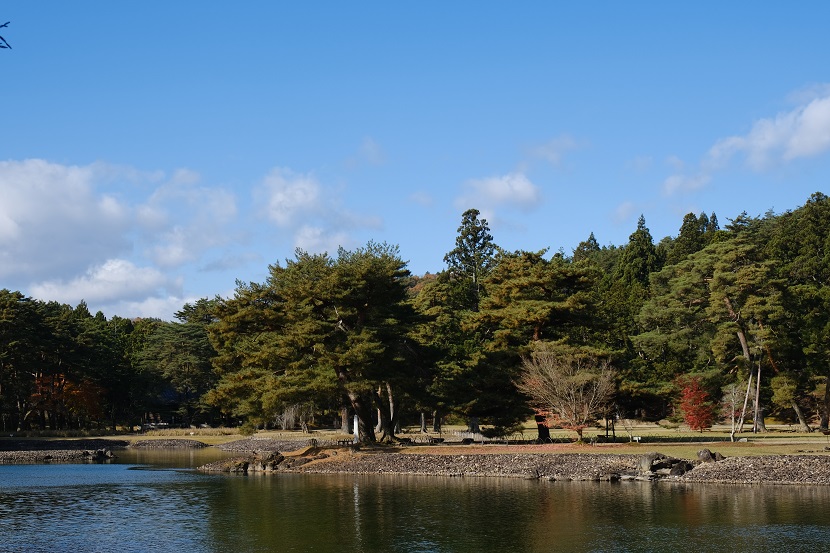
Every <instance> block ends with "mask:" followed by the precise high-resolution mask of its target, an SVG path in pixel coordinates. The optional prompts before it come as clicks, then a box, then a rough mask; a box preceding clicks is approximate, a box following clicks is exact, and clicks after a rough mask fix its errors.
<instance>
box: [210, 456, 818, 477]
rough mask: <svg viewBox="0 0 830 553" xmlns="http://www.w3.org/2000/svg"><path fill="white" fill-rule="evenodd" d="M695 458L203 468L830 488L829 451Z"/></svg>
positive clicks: (263, 462)
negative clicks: (726, 457)
mask: <svg viewBox="0 0 830 553" xmlns="http://www.w3.org/2000/svg"><path fill="white" fill-rule="evenodd" d="M699 457H700V458H699V459H695V460H687V459H675V458H672V457H667V456H665V455H662V454H660V453H657V452H653V453H647V454H645V455H634V454H610V453H600V454H592V453H516V454H509V453H471V454H455V455H443V454H422V453H400V452H385V451H373V452H355V451H350V450H319V449H317V448H309V450H308V451H307V452H305V453H304V454H302V455H293V456H292V455H289V456H285V455H283V454H281V453H279V452H260V453H256V454H252V455H247V456H239V457H234V458H231V459H225V460H222V461H217V462H214V463H210V464H208V465H204V466H202V467H200V468H199V470H201V471H204V472H230V473H236V474H251V473H275V472H286V473H304V474H365V475H373V474H401V475H420V476H443V477H468V478H476V477H500V478H525V479H538V480H547V481H625V480H641V481H656V480H661V481H668V482H678V483H718V484H788V485H793V484H797V485H819V486H825V485H830V456H825V455H761V456H751V457H732V458H728V459H724V458H723V457H721V456H720V455H718V454H717V453H712V452H710V451H709V450H701V452H700V454H699Z"/></svg>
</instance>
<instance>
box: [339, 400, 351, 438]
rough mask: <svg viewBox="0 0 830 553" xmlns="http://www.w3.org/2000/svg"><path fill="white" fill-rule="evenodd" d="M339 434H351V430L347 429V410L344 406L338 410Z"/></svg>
mask: <svg viewBox="0 0 830 553" xmlns="http://www.w3.org/2000/svg"><path fill="white" fill-rule="evenodd" d="M340 432H342V433H343V434H351V433H352V431H351V428H349V408H348V407H346V406H345V405H344V406H343V407H341V408H340Z"/></svg>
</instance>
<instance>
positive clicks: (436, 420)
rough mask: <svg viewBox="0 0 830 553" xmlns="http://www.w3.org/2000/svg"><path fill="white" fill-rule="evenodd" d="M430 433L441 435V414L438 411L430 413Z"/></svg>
mask: <svg viewBox="0 0 830 553" xmlns="http://www.w3.org/2000/svg"><path fill="white" fill-rule="evenodd" d="M432 431H433V432H438V433H439V434H440V433H441V412H440V411H439V410H438V409H436V410H435V411H433V412H432Z"/></svg>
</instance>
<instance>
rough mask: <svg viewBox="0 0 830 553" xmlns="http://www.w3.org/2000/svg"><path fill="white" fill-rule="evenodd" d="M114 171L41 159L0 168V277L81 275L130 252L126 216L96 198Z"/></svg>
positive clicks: (107, 199)
mask: <svg viewBox="0 0 830 553" xmlns="http://www.w3.org/2000/svg"><path fill="white" fill-rule="evenodd" d="M114 171H115V169H113V168H112V167H109V166H106V165H104V164H92V165H88V166H85V167H79V166H65V165H60V164H55V163H49V162H47V161H44V160H40V159H29V160H24V161H4V162H0V198H2V201H0V277H4V278H7V279H10V280H12V281H14V282H20V281H23V280H26V279H42V278H44V277H45V276H48V275H54V274H63V273H67V272H69V273H71V272H79V271H83V270H84V269H85V268H86V267H88V266H89V265H90V263H91V262H95V261H96V260H98V261H100V260H104V259H107V258H109V257H113V256H117V255H118V254H120V253H122V252H124V251H126V250H128V249H129V248H130V243H129V241H128V240H127V239H126V238H125V232H126V231H127V230H128V229H129V227H130V210H129V207H128V206H127V205H125V204H124V203H122V202H121V201H120V200H118V199H117V198H116V197H115V196H112V195H105V194H100V193H98V192H97V191H96V190H95V188H96V184H98V183H99V182H100V181H102V180H104V179H107V178H110V177H111V175H112V173H113V172H114Z"/></svg>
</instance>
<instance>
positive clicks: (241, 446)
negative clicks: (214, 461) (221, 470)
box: [216, 438, 312, 453]
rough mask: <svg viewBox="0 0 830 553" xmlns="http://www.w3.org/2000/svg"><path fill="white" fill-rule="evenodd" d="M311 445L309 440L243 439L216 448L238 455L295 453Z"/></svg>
mask: <svg viewBox="0 0 830 553" xmlns="http://www.w3.org/2000/svg"><path fill="white" fill-rule="evenodd" d="M309 445H312V441H311V440H305V441H288V440H272V439H270V438H245V439H243V440H236V441H234V442H228V443H224V444H221V445H218V446H216V449H220V450H222V451H233V452H238V453H251V452H254V451H282V452H287V451H297V450H298V449H302V448H304V447H308V446H309Z"/></svg>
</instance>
